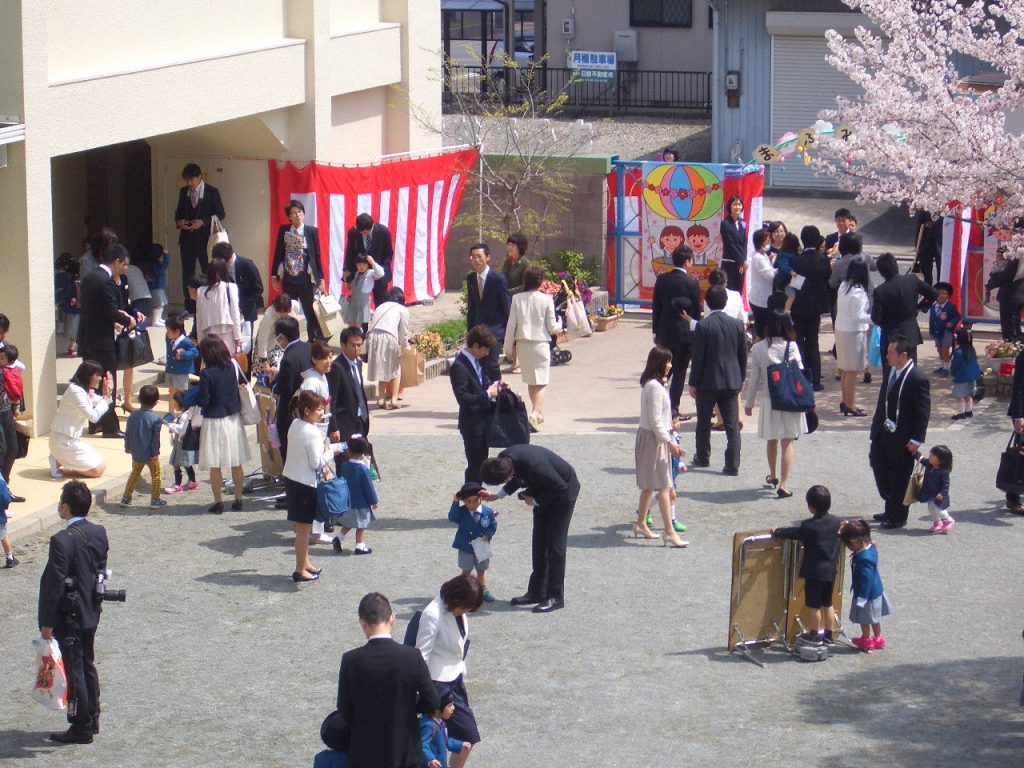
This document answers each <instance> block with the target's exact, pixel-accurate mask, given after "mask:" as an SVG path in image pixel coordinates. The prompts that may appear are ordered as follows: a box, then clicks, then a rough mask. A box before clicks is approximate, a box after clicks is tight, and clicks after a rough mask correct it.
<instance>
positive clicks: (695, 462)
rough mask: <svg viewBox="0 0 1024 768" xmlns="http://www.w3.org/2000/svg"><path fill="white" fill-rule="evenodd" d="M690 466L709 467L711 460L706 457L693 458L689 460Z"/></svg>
mask: <svg viewBox="0 0 1024 768" xmlns="http://www.w3.org/2000/svg"><path fill="white" fill-rule="evenodd" d="M690 466H691V467H710V466H711V462H710V461H708V460H707V459H694V460H693V461H691V462H690Z"/></svg>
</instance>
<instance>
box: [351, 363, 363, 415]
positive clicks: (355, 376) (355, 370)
mask: <svg viewBox="0 0 1024 768" xmlns="http://www.w3.org/2000/svg"><path fill="white" fill-rule="evenodd" d="M349 367H350V368H351V369H352V381H354V382H355V385H356V399H357V400H358V401H359V408H358V410H357V411H356V415H357V416H358V417H359V418H360V419H365V418H366V396H365V393H364V392H363V380H362V378H361V377H360V376H359V364H358V363H355V362H350V363H349Z"/></svg>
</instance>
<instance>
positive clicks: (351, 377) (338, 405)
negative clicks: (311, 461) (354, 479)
mask: <svg viewBox="0 0 1024 768" xmlns="http://www.w3.org/2000/svg"><path fill="white" fill-rule="evenodd" d="M340 339H341V354H340V355H338V356H337V357H336V358H335V359H334V362H333V363H332V364H331V369H330V370H329V371H328V372H327V387H328V390H329V391H330V394H331V427H330V428H331V430H332V434H334V436H333V437H332V439H334V440H338V441H341V442H344V441H346V440H348V439H349V438H350V437H352V435H363V436H364V437H365V436H366V435H368V434H369V433H370V409H369V407H367V404H366V390H365V389H363V361H362V360H360V359H359V355H360V353H361V352H362V351H363V332H362V330H361V329H359V328H346V329H345V330H344V331H342V332H341V337H340ZM335 432H336V434H335ZM339 467H340V459H339Z"/></svg>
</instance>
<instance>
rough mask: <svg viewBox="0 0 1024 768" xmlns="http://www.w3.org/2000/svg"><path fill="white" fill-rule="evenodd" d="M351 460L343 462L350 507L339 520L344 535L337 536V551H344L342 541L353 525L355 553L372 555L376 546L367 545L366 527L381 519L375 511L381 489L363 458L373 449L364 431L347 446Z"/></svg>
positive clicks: (343, 475) (342, 471)
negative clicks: (375, 483) (374, 486)
mask: <svg viewBox="0 0 1024 768" xmlns="http://www.w3.org/2000/svg"><path fill="white" fill-rule="evenodd" d="M346 450H347V451H348V460H347V461H346V462H345V463H344V464H342V465H341V472H339V474H338V476H339V477H343V478H345V482H346V483H348V495H349V504H350V506H349V509H348V511H347V512H346V513H345V514H343V515H342V516H341V517H340V518H339V519H338V522H339V523H340V524H341V536H335V537H334V541H332V542H331V544H332V545H333V546H334V551H335V552H337V553H339V554H340V553H341V545H342V544H343V543H344V542H345V536H346V534H348V532H349V531H351V530H352V529H353V528H355V529H356V548H355V550H354V551H353V554H356V555H370V554H373V550H372V549H370V548H369V547H368V546H366V529H367V528H368V527H369V526H370V523H372V522H373V521H374V520H376V519H377V517H376V515H374V514H373V511H374V510H375V509H376V508H377V492H376V491H375V490H374V489H373V479H372V478H371V476H370V469H369V467H367V466H366V464H365V463H364V461H363V458H364V457H365V456H366V455H367V454H368V453H369V451H370V444H369V443H368V442H367V440H366V438H365V437H363V436H362V435H352V437H350V438H349V439H348V444H347V446H346Z"/></svg>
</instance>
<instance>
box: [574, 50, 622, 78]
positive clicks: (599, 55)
mask: <svg viewBox="0 0 1024 768" xmlns="http://www.w3.org/2000/svg"><path fill="white" fill-rule="evenodd" d="M617 65H618V63H617V61H616V56H615V52H614V51H570V52H569V67H570V69H574V70H576V71H577V72H579V79H580V80H582V81H583V82H590V83H606V82H611V81H613V80H614V79H615V70H616V67H617Z"/></svg>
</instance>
